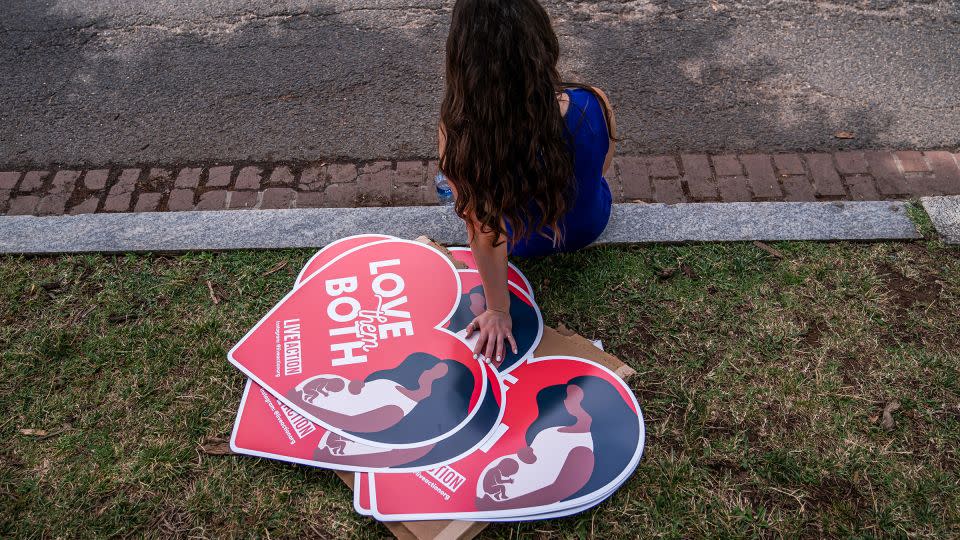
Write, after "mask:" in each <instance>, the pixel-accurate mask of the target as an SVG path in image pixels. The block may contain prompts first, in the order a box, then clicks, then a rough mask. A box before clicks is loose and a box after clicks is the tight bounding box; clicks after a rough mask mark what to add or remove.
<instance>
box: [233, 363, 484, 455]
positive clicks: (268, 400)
mask: <svg viewBox="0 0 960 540" xmlns="http://www.w3.org/2000/svg"><path fill="white" fill-rule="evenodd" d="M486 369H487V371H488V373H487V379H488V380H489V381H490V385H489V386H488V387H487V392H486V393H485V394H484V397H483V401H482V403H481V405H480V408H479V409H478V411H477V413H476V414H475V415H474V416H473V418H471V419H470V422H468V423H467V425H466V426H464V427H463V428H462V429H460V430H459V431H457V432H456V433H454V434H452V435H450V436H449V437H447V438H445V439H443V440H442V441H440V442H436V443H430V444H427V445H424V446H420V447H414V448H378V447H373V446H369V445H365V444H360V443H357V442H356V441H354V440H352V439H350V438H347V437H343V436H341V435H338V434H336V433H333V432H331V431H327V430H326V429H324V428H322V427H320V426H318V425H316V424H314V423H312V422H310V421H309V420H307V419H306V418H305V417H303V416H301V415H299V414H297V413H296V412H295V411H293V410H292V409H290V408H289V407H287V406H286V405H285V404H284V403H283V402H281V401H279V400H278V399H277V398H276V397H274V396H273V395H271V394H270V393H269V392H267V391H266V390H264V389H263V388H262V387H261V386H260V385H258V384H257V383H255V382H253V381H251V380H247V386H246V388H245V389H244V391H243V398H242V399H241V400H240V410H239V412H238V413H237V420H236V422H235V424H234V428H233V436H232V437H231V438H230V447H231V448H232V449H233V451H234V452H237V453H238V454H248V455H253V456H259V457H265V458H270V459H278V460H281V461H289V462H293V463H301V464H304V465H312V466H314V467H325V468H328V469H337V470H344V471H371V470H388V469H389V470H391V471H418V470H424V469H429V468H433V467H436V466H439V465H441V464H444V463H449V462H451V461H455V460H457V459H459V458H462V457H464V456H465V455H468V454H469V453H470V452H471V451H473V450H474V449H476V448H477V447H478V446H480V445H481V444H483V442H484V441H486V439H487V438H488V437H489V436H490V435H491V434H492V433H493V430H494V428H495V427H496V426H497V425H498V424H499V422H500V419H501V418H502V416H503V387H502V386H501V384H500V381H499V379H498V378H497V376H496V373H495V372H494V371H493V368H492V367H490V366H486Z"/></svg>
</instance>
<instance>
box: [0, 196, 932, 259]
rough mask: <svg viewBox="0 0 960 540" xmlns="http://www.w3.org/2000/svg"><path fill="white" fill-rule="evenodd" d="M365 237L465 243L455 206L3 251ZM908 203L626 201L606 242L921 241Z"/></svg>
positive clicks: (25, 224) (290, 215)
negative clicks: (643, 202)
mask: <svg viewBox="0 0 960 540" xmlns="http://www.w3.org/2000/svg"><path fill="white" fill-rule="evenodd" d="M360 233H380V234H389V235H394V236H399V237H405V238H414V237H416V236H418V235H421V234H425V235H427V236H430V237H432V238H434V239H436V240H437V241H438V242H440V243H444V244H463V243H464V242H465V241H466V236H465V232H464V228H463V224H462V223H461V222H460V220H459V219H458V218H457V217H456V216H455V215H454V214H453V213H452V211H451V210H450V208H449V207H443V206H407V207H387V208H315V209H296V210H252V211H251V210H236V211H230V210H218V211H198V212H146V213H123V214H84V215H77V216H50V217H34V216H4V217H0V253H78V252H128V251H187V250H228V249H267V248H294V247H319V246H323V245H326V244H328V243H330V242H332V241H334V240H336V239H338V238H342V237H344V236H349V235H353V234H360ZM919 237H920V234H919V233H918V232H917V229H916V226H915V225H914V224H913V222H911V221H910V219H909V217H908V216H907V212H906V208H905V204H904V203H902V202H891V201H878V202H826V203H824V202H799V203H793V202H768V203H693V204H676V205H665V204H617V205H614V209H613V215H612V216H611V219H610V225H609V226H608V227H607V230H606V231H604V233H603V235H602V236H601V237H600V239H599V241H598V243H645V242H713V241H745V240H770V241H773V240H880V239H884V240H889V239H897V240H909V239H915V238H919Z"/></svg>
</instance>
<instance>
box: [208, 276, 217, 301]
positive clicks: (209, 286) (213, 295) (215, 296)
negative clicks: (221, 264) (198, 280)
mask: <svg viewBox="0 0 960 540" xmlns="http://www.w3.org/2000/svg"><path fill="white" fill-rule="evenodd" d="M207 290H208V291H210V299H211V300H213V305H217V304H219V303H220V299H219V298H217V295H215V294H213V284H212V283H210V280H209V279H208V280H207Z"/></svg>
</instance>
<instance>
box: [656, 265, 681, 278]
mask: <svg viewBox="0 0 960 540" xmlns="http://www.w3.org/2000/svg"><path fill="white" fill-rule="evenodd" d="M676 273H677V269H676V268H674V267H672V266H671V267H669V268H661V269H660V271H659V272H657V277H659V278H663V279H667V278H668V277H672V276H673V275H674V274H676Z"/></svg>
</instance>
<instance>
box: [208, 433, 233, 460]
mask: <svg viewBox="0 0 960 540" xmlns="http://www.w3.org/2000/svg"><path fill="white" fill-rule="evenodd" d="M200 450H201V451H202V452H203V453H204V454H208V455H211V456H228V455H230V454H233V453H234V452H233V450H231V449H230V441H228V440H225V439H221V438H220V437H211V438H209V439H207V440H205V441H203V442H202V443H201V444H200Z"/></svg>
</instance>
